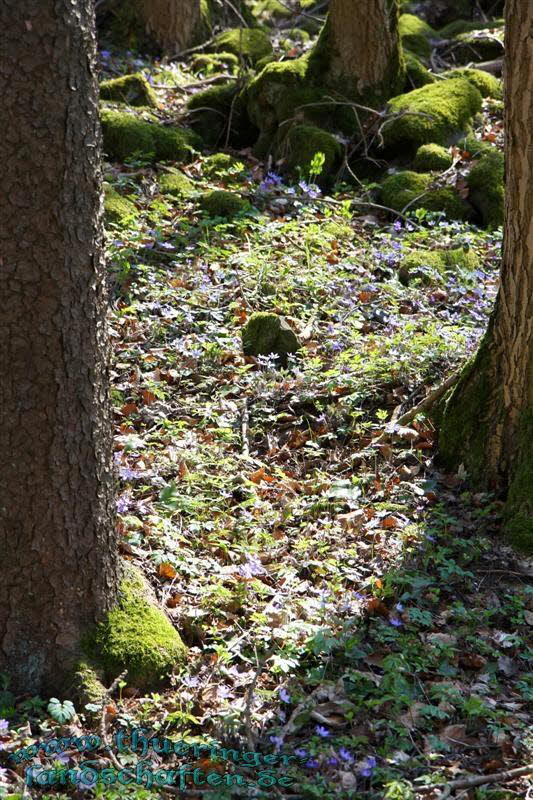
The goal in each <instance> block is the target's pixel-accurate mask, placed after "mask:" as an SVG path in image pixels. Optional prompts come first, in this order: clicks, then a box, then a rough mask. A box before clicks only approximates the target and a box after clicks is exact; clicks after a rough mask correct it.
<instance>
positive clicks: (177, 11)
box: [137, 0, 207, 54]
mask: <svg viewBox="0 0 533 800" xmlns="http://www.w3.org/2000/svg"><path fill="white" fill-rule="evenodd" d="M137 10H138V13H139V15H140V17H141V19H142V21H143V23H144V25H145V28H146V31H147V33H148V34H149V35H150V36H151V37H152V38H153V39H154V41H155V42H157V44H158V45H159V47H160V48H161V49H162V50H163V52H167V53H171V54H174V53H179V52H180V51H181V50H185V49H186V48H188V47H190V46H191V45H193V44H196V39H197V38H200V39H201V38H203V37H202V35H201V29H202V27H203V22H202V14H201V9H200V0H137ZM205 38H207V33H206V36H205Z"/></svg>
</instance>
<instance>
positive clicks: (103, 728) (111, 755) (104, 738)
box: [100, 669, 128, 770]
mask: <svg viewBox="0 0 533 800" xmlns="http://www.w3.org/2000/svg"><path fill="white" fill-rule="evenodd" d="M127 674H128V670H127V669H125V670H124V672H121V673H120V675H119V676H118V677H116V678H115V680H114V681H113V683H112V684H111V686H110V687H109V689H106V690H105V694H104V695H103V697H102V719H101V720H100V735H101V738H102V741H103V743H104V744H105V746H106V747H107V748H108V752H109V758H110V759H111V761H112V762H113V765H114V766H115V767H116V768H117V769H118V770H121V769H122V768H123V765H122V764H121V763H120V761H119V760H118V759H117V757H116V755H115V754H114V752H113V751H112V749H111V745H110V743H109V740H108V738H107V726H106V717H107V708H106V706H107V703H108V700H109V699H110V698H111V695H112V694H113V692H114V691H115V689H116V688H117V686H118V685H119V683H120V681H122V680H124V678H125V677H126V675H127Z"/></svg>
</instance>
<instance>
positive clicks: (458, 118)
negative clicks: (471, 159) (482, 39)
mask: <svg viewBox="0 0 533 800" xmlns="http://www.w3.org/2000/svg"><path fill="white" fill-rule="evenodd" d="M389 109H390V111H392V112H396V113H397V114H401V116H398V117H395V118H392V119H390V120H388V121H387V122H386V123H385V125H384V126H383V138H384V141H385V146H386V147H387V148H393V147H394V148H396V149H397V148H398V147H402V148H409V149H411V150H415V149H417V148H418V147H420V145H422V144H430V143H432V142H433V143H436V144H442V145H446V144H449V143H450V142H451V141H452V140H453V139H454V137H455V138H457V137H458V136H459V134H460V133H461V131H464V130H465V128H466V127H467V126H468V124H469V122H470V121H471V120H472V118H473V117H474V115H475V114H477V112H478V111H480V109H481V95H480V93H479V91H478V89H476V87H475V86H473V85H472V84H471V83H470V82H469V81H467V80H466V79H465V78H453V79H449V80H443V81H440V82H439V83H432V84H429V85H428V86H422V87H421V88H420V89H414V90H413V91H412V92H408V93H407V94H403V95H400V96H398V97H394V98H393V99H392V100H391V101H390V103H389Z"/></svg>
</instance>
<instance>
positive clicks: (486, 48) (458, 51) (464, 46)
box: [453, 27, 504, 61]
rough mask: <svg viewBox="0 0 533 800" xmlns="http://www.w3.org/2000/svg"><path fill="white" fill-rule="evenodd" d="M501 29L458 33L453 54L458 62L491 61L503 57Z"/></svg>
mask: <svg viewBox="0 0 533 800" xmlns="http://www.w3.org/2000/svg"><path fill="white" fill-rule="evenodd" d="M503 47H504V45H503V27H502V28H499V29H495V30H491V31H490V33H489V32H488V31H487V32H485V31H483V30H475V31H471V32H470V33H460V34H459V35H458V36H456V37H455V38H454V42H453V54H454V56H455V57H456V58H457V59H459V61H465V60H468V61H491V60H492V59H495V58H501V57H502V56H503Z"/></svg>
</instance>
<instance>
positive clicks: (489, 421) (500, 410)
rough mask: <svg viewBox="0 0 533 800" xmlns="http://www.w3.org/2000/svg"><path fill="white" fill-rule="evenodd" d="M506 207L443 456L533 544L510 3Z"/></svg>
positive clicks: (517, 56) (527, 130)
mask: <svg viewBox="0 0 533 800" xmlns="http://www.w3.org/2000/svg"><path fill="white" fill-rule="evenodd" d="M505 36H506V45H507V46H506V56H505V64H504V75H505V130H506V144H505V147H506V168H505V179H506V208H505V224H504V244H503V254H502V256H503V257H502V270H501V276H500V288H499V292H498V297H497V300H496V305H495V309H494V312H493V314H492V317H491V320H490V323H489V327H488V330H487V333H486V335H485V337H484V339H483V341H482V343H481V345H480V348H479V350H478V352H477V354H476V356H475V358H474V359H473V360H472V362H471V363H470V364H469V365H467V367H466V368H465V372H464V374H463V376H462V379H461V381H460V382H459V384H458V386H457V388H456V389H455V391H454V392H453V393H452V395H451V397H450V399H449V400H448V403H447V406H446V408H445V412H444V418H443V423H442V430H441V434H440V451H441V454H442V457H443V460H444V462H445V463H446V464H447V465H448V466H449V467H453V466H456V465H457V464H459V463H461V462H462V463H464V464H465V466H466V468H467V470H468V472H469V473H470V475H471V477H472V479H473V481H474V482H475V483H476V484H478V485H479V486H481V487H485V488H490V489H493V490H495V491H497V492H499V493H501V494H502V495H506V496H507V507H506V530H507V532H508V534H509V535H510V537H511V538H512V539H513V540H514V541H516V542H517V543H519V544H521V545H523V546H524V548H525V549H527V550H529V551H532V550H533V5H532V4H531V3H522V2H520V0H507V3H506V34H505Z"/></svg>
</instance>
